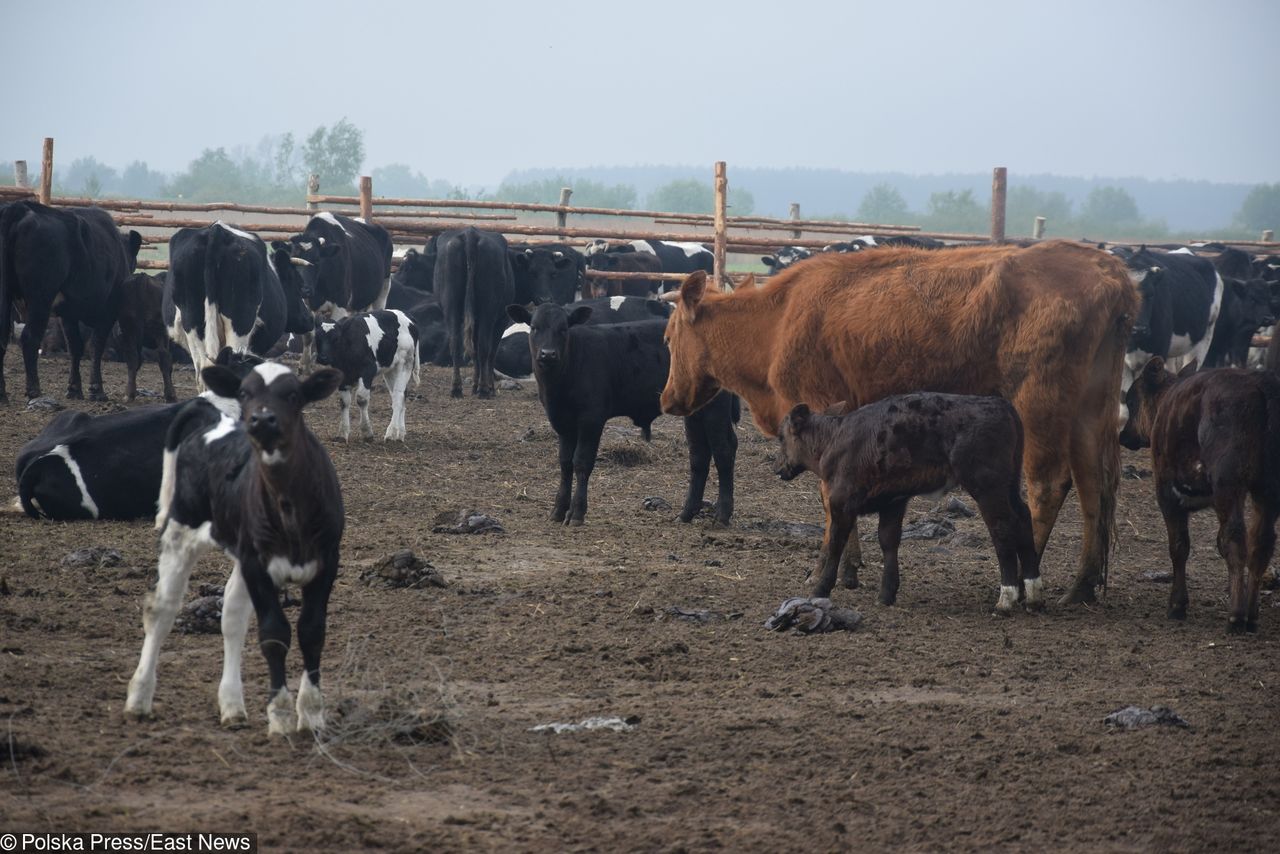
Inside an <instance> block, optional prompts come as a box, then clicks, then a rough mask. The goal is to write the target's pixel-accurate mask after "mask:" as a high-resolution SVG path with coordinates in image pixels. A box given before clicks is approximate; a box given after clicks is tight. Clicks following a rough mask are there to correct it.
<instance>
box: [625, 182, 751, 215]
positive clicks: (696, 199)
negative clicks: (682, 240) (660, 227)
mask: <svg viewBox="0 0 1280 854" xmlns="http://www.w3.org/2000/svg"><path fill="white" fill-rule="evenodd" d="M647 204H648V207H649V209H650V210H655V211H671V212H672V213H702V214H709V213H714V212H715V204H716V193H715V189H714V188H712V186H711V185H710V184H704V183H702V182H701V181H698V180H695V179H693V178H685V179H680V180H675V181H672V182H670V183H669V184H664V185H662V186H661V187H659V188H658V189H656V190H654V191H653V192H652V193H650V194H649V200H648V203H647ZM725 204H726V205H727V206H728V207H729V210H730V212H731V213H733V214H737V215H742V214H749V213H751V212H752V211H753V210H754V209H755V205H756V200H755V197H754V196H752V195H751V192H750V191H748V190H744V189H742V188H735V187H730V188H729V196H728V198H727V199H725Z"/></svg>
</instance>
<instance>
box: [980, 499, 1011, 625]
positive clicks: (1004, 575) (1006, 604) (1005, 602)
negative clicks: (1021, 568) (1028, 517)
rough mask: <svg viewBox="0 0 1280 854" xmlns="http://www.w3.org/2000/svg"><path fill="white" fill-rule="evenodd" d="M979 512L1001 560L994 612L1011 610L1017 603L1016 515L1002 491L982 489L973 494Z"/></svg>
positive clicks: (1006, 612)
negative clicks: (980, 491) (998, 596)
mask: <svg viewBox="0 0 1280 854" xmlns="http://www.w3.org/2000/svg"><path fill="white" fill-rule="evenodd" d="M973 498H974V501H976V502H977V504H978V512H979V513H981V514H982V521H983V522H985V523H986V526H987V532H988V533H989V534H990V535H991V543H992V545H994V546H995V549H996V560H997V561H999V563H1000V598H999V599H998V600H996V613H998V614H1006V615H1007V614H1012V613H1013V609H1014V608H1015V607H1016V606H1017V604H1018V594H1019V592H1020V590H1021V585H1020V584H1019V583H1018V582H1019V578H1018V518H1017V514H1016V513H1015V512H1014V509H1013V507H1011V506H1010V505H1009V497H1008V495H1007V494H1006V493H1004V492H1003V491H999V490H997V491H995V492H982V493H980V494H979V495H974V496H973Z"/></svg>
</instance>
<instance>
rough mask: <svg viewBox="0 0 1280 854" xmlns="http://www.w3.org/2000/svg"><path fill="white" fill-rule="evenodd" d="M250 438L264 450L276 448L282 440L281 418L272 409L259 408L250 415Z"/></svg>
mask: <svg viewBox="0 0 1280 854" xmlns="http://www.w3.org/2000/svg"><path fill="white" fill-rule="evenodd" d="M247 429H248V431H249V438H251V439H253V443H254V444H255V445H257V446H258V447H259V448H261V449H262V450H264V451H271V450H273V449H274V447H275V445H276V444H277V442H278V441H279V440H280V420H279V419H278V418H276V414H275V413H274V412H272V411H271V410H270V409H259V410H258V411H257V412H254V413H251V414H250V415H249V423H248V425H247Z"/></svg>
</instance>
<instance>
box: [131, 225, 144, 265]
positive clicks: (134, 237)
mask: <svg viewBox="0 0 1280 854" xmlns="http://www.w3.org/2000/svg"><path fill="white" fill-rule="evenodd" d="M141 248H142V235H141V234H138V232H136V231H134V230H133V229H130V230H129V254H130V255H132V256H133V257H134V259H135V261H136V259H137V257H138V250H139V249H141Z"/></svg>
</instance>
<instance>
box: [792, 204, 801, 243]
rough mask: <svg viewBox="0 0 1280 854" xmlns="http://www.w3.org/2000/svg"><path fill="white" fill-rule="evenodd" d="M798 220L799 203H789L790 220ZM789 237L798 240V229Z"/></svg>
mask: <svg viewBox="0 0 1280 854" xmlns="http://www.w3.org/2000/svg"><path fill="white" fill-rule="evenodd" d="M799 218H800V203H799V202H792V203H791V219H799ZM791 236H792V237H794V238H795V239H796V240H799V239H800V229H798V228H797V229H795V230H794V231H792V232H791Z"/></svg>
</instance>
